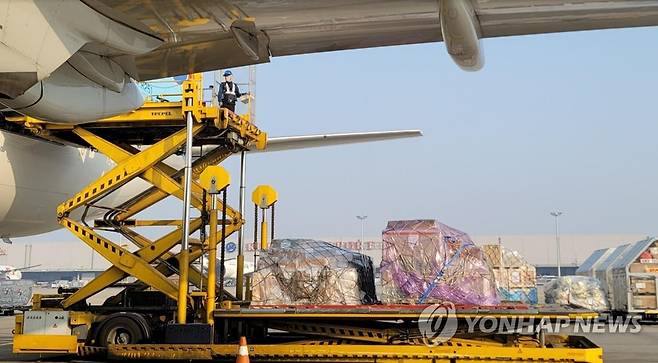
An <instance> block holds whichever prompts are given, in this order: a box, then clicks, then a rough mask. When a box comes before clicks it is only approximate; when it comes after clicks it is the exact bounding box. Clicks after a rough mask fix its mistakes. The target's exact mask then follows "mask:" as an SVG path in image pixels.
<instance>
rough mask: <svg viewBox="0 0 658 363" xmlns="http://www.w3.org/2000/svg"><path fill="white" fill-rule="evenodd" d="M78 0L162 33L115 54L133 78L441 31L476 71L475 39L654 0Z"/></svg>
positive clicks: (590, 21)
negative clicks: (133, 50) (133, 52)
mask: <svg viewBox="0 0 658 363" xmlns="http://www.w3.org/2000/svg"><path fill="white" fill-rule="evenodd" d="M83 1H84V2H85V3H86V4H88V5H89V6H91V7H93V8H94V9H96V10H97V11H99V12H103V11H104V9H106V10H107V9H109V10H112V12H113V13H114V14H120V15H121V16H123V17H125V18H126V19H130V21H131V22H137V23H141V24H145V25H146V26H147V27H148V28H149V29H150V30H151V31H152V32H153V34H154V35H155V36H156V37H158V38H161V39H164V40H165V41H164V44H162V45H161V46H160V47H158V48H157V49H155V50H153V51H149V52H147V53H145V54H141V55H137V56H134V57H132V56H130V57H123V58H121V60H122V61H123V65H124V68H125V69H126V70H128V69H129V70H131V71H132V72H129V73H131V75H132V76H133V77H135V78H137V79H139V80H148V79H154V78H161V77H165V76H171V75H176V74H183V73H187V72H190V71H207V70H214V69H220V68H227V67H235V66H242V65H247V64H255V63H262V62H268V61H269V59H270V56H274V57H276V56H285V55H293V54H306V53H314V52H324V51H334V50H344V49H357V48H368V47H378V46H388V45H400V44H414V43H426V42H438V41H443V40H444V38H445V40H446V43H447V48H448V52H449V53H450V55H451V56H452V57H453V59H454V60H455V61H456V62H457V63H458V64H459V65H460V66H461V67H462V68H465V69H470V70H475V69H479V67H481V66H482V64H481V51H480V49H479V44H478V43H477V41H478V40H479V39H480V38H491V37H501V36H513V35H526V34H540V33H553V32H566V31H578V30H593V29H607V28H624V27H638V26H652V25H658V1H653V0H578V1H574V0H496V1H480V0H477V1H476V0H377V1H376V0H332V1H326V0H290V1H249V0H235V1H232V0H195V1H187V2H186V1H181V0H159V1H152V0H83ZM115 16H117V15H115ZM476 58H478V59H476Z"/></svg>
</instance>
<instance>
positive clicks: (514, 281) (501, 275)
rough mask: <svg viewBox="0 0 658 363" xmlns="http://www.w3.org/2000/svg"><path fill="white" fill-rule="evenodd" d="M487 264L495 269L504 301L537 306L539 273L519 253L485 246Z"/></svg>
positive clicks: (499, 290)
mask: <svg viewBox="0 0 658 363" xmlns="http://www.w3.org/2000/svg"><path fill="white" fill-rule="evenodd" d="M482 249H483V250H484V254H485V257H486V259H487V263H489V265H490V266H491V268H492V269H493V273H494V276H495V278H496V286H497V287H498V295H499V296H500V299H501V300H503V301H514V302H522V303H526V304H537V273H536V270H535V266H533V265H531V264H529V263H528V262H526V260H525V258H524V257H523V256H522V255H521V254H520V253H518V252H517V251H514V250H510V249H507V248H505V247H502V246H500V245H484V246H482Z"/></svg>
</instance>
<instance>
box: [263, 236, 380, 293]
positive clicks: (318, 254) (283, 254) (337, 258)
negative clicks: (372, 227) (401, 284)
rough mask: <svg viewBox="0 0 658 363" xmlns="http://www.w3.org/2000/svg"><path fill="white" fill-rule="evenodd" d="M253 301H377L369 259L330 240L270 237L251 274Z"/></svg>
mask: <svg viewBox="0 0 658 363" xmlns="http://www.w3.org/2000/svg"><path fill="white" fill-rule="evenodd" d="M252 284H253V286H252V304H254V305H295V304H299V305H301V304H314V305H359V304H372V303H376V302H377V297H376V295H375V277H374V269H373V265H372V260H371V259H370V257H368V256H365V255H362V254H360V253H356V252H352V251H348V250H344V249H342V248H339V247H336V246H334V245H332V244H330V243H328V242H323V241H316V240H310V239H280V240H274V241H273V242H272V245H271V246H270V248H269V249H268V250H267V251H263V252H262V253H261V255H260V259H259V260H258V266H257V268H256V271H254V273H253V275H252Z"/></svg>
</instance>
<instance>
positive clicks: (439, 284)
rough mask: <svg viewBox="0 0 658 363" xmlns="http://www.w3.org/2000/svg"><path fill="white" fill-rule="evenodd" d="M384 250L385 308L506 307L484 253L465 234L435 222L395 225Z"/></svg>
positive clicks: (385, 235)
mask: <svg viewBox="0 0 658 363" xmlns="http://www.w3.org/2000/svg"><path fill="white" fill-rule="evenodd" d="M382 247H383V251H382V264H381V281H382V294H381V300H382V301H383V302H385V303H434V302H446V301H448V302H452V303H454V304H467V305H488V306H491V305H498V304H499V303H500V300H499V298H498V294H497V291H496V283H495V280H494V277H493V273H492V271H491V268H490V267H489V265H488V264H487V263H486V261H485V258H484V254H483V252H482V250H481V249H480V248H478V247H477V246H475V244H474V243H473V241H472V240H471V238H470V237H469V236H468V235H467V234H466V233H464V232H462V231H459V230H457V229H454V228H452V227H449V226H446V225H445V224H442V223H439V222H438V221H435V220H409V221H391V222H389V223H388V226H387V227H386V229H385V230H384V232H383V246H382Z"/></svg>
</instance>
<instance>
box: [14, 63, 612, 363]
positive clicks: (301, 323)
mask: <svg viewBox="0 0 658 363" xmlns="http://www.w3.org/2000/svg"><path fill="white" fill-rule="evenodd" d="M182 89H183V93H182V100H181V102H147V103H146V104H145V105H144V106H143V107H141V108H140V109H138V110H136V111H134V112H132V113H129V114H126V115H122V116H117V117H113V118H109V119H106V120H101V121H98V122H94V123H90V124H84V125H80V126H76V125H58V124H51V123H46V122H42V121H39V120H35V119H32V118H29V117H24V116H15V117H7V121H9V122H11V123H14V124H18V125H20V126H21V129H22V130H29V132H31V133H32V134H33V135H35V136H37V137H40V138H43V139H46V140H49V141H53V142H59V143H65V144H71V145H75V146H82V147H90V148H93V149H95V150H97V151H98V152H100V153H102V154H104V155H105V156H107V157H108V158H109V159H111V160H112V161H114V162H115V163H116V166H115V167H114V168H112V169H111V170H109V171H108V172H106V173H105V174H103V175H102V176H101V177H100V178H98V179H97V180H95V181H94V182H92V183H90V184H89V185H88V186H87V187H86V188H84V189H83V190H81V191H80V192H79V193H77V194H75V195H74V196H72V197H71V198H70V199H68V200H66V201H65V202H63V203H62V204H61V205H60V206H59V207H58V208H57V218H58V221H59V223H60V224H61V225H62V226H63V227H65V228H66V229H68V230H69V231H71V232H72V233H73V234H74V235H76V236H77V237H78V238H79V239H80V240H82V241H83V242H84V243H86V244H87V245H88V246H89V247H91V248H92V249H93V250H94V251H96V252H97V253H99V254H100V255H101V256H103V257H104V258H105V259H107V260H108V261H109V262H110V264H111V267H110V268H109V269H107V270H106V271H104V272H103V273H101V274H100V275H98V276H97V277H96V278H95V279H94V280H92V281H91V282H89V283H88V284H87V285H85V286H84V287H82V288H80V289H78V290H76V291H63V292H62V293H60V294H57V295H35V297H34V307H33V309H32V311H50V312H58V311H60V312H61V311H64V312H66V314H68V315H67V317H68V319H69V321H68V325H69V326H70V327H71V328H72V329H73V330H72V331H73V332H74V333H73V334H71V335H34V334H31V335H29V334H23V328H24V324H25V320H24V316H23V315H19V316H17V319H16V335H15V337H14V352H16V353H66V354H79V355H89V354H99V353H100V354H107V356H108V357H109V358H117V359H119V358H129V359H185V360H190V359H203V360H209V359H215V360H233V359H234V358H235V355H236V352H237V347H236V345H235V344H234V343H233V342H234V341H235V340H236V339H237V338H238V337H239V336H240V335H247V336H248V338H249V339H250V346H249V348H250V349H249V350H250V355H251V359H252V360H256V361H275V362H279V361H326V362H375V361H377V362H393V361H395V362H400V361H405V362H460V361H468V362H503V361H505V362H509V361H532V362H544V361H546V362H549V361H550V362H601V361H602V358H601V357H602V352H601V349H600V348H598V347H596V346H594V345H593V344H592V343H591V342H589V341H588V340H586V339H584V338H579V337H563V336H548V335H547V336H544V335H542V336H541V337H539V336H520V335H506V336H494V335H489V336H487V335H474V336H469V335H468V334H466V335H463V334H462V335H458V336H456V337H455V338H453V339H451V340H450V341H448V342H446V343H443V344H439V345H437V346H433V347H430V346H427V345H425V344H424V343H423V340H422V339H421V338H422V337H421V336H420V334H419V332H418V330H417V328H416V323H415V322H416V321H417V320H418V318H419V316H420V314H421V311H422V309H423V308H424V306H360V307H335V306H333V307H317V306H315V307H281V306H277V307H259V308H254V307H249V302H248V301H236V299H235V298H234V297H233V296H231V295H230V294H228V293H227V292H226V291H223V290H220V296H219V297H218V299H217V298H216V297H215V296H214V295H215V294H214V292H211V290H213V289H208V288H207V287H208V286H209V285H208V283H209V281H210V283H211V284H212V285H213V286H214V285H215V283H214V282H215V281H216V278H215V276H214V269H209V271H208V273H207V274H204V273H203V272H202V271H200V270H198V269H197V268H195V267H194V266H192V263H193V262H194V261H196V260H197V259H199V258H200V257H201V256H202V255H203V254H204V253H206V252H208V253H209V254H210V258H211V259H213V258H215V254H214V252H215V250H216V248H217V243H218V241H220V240H224V239H225V238H226V237H228V236H230V235H231V234H233V233H234V232H236V231H237V230H239V228H240V227H241V226H242V225H243V224H244V220H243V216H241V215H240V213H239V212H238V211H236V210H234V209H233V208H231V207H230V206H228V205H224V204H223V202H222V201H218V200H215V201H214V202H216V203H212V201H213V200H212V198H216V196H215V195H214V194H212V195H211V194H209V190H208V188H207V186H205V185H201V183H200V182H199V176H200V175H201V173H202V172H204V170H206V168H207V167H208V166H212V165H217V164H219V163H221V162H222V161H224V160H225V159H226V158H227V157H229V156H230V155H232V154H233V153H235V152H239V151H242V150H244V149H245V148H253V147H256V148H258V149H263V148H265V146H266V134H265V133H264V132H262V131H260V130H259V129H258V128H257V127H256V126H254V125H253V124H251V123H250V122H249V120H248V119H247V118H245V117H241V116H238V115H235V114H233V113H232V112H230V111H228V110H225V109H219V108H216V107H213V106H207V105H206V104H205V103H204V101H203V94H202V79H201V76H200V75H190V77H188V80H187V81H185V82H184V83H183V85H182ZM188 113H191V114H192V115H193V118H194V121H195V122H194V125H193V129H192V134H193V135H194V145H195V146H204V145H214V146H216V147H215V148H213V149H212V150H210V151H209V152H207V153H206V154H203V155H199V156H198V157H197V158H196V160H195V161H194V164H193V168H192V172H193V173H192V177H193V183H192V185H191V189H192V190H191V192H192V197H191V205H192V206H193V207H194V208H195V209H197V210H198V211H199V216H197V217H194V218H192V219H191V221H190V233H194V232H196V231H199V230H201V231H203V233H202V236H204V234H205V230H206V226H207V225H210V227H211V230H210V233H209V237H208V238H203V237H202V238H201V239H200V241H199V242H197V243H193V244H191V245H190V248H189V250H186V251H180V250H177V248H178V247H177V246H179V245H180V244H181V240H182V233H181V229H180V228H176V229H175V230H173V231H171V232H169V233H166V234H165V235H164V236H162V237H160V238H157V239H155V240H151V239H149V238H147V237H145V236H143V235H142V234H140V233H138V232H137V231H136V230H135V228H138V227H144V226H178V227H180V226H181V225H182V223H183V222H182V221H181V220H176V219H172V220H145V219H136V218H135V216H136V215H137V214H138V213H140V212H142V211H144V210H146V209H147V208H149V207H151V206H153V205H155V204H156V203H158V202H160V201H162V200H163V199H165V198H167V197H169V196H174V197H176V198H179V199H183V195H184V192H185V190H184V187H183V185H184V183H183V170H177V169H174V168H172V167H170V166H169V165H167V164H165V163H164V160H165V159H166V158H168V157H169V156H171V155H172V154H174V153H177V152H179V151H180V150H181V148H182V146H183V145H184V144H185V142H186V129H185V115H186V114H188ZM200 149H201V150H203V149H204V148H200ZM136 178H141V179H143V180H145V181H147V182H148V183H150V184H151V187H150V188H149V189H148V190H146V191H144V192H142V193H141V194H139V195H138V196H136V197H134V198H132V199H130V200H128V201H126V202H124V203H121V204H120V205H118V206H106V205H103V198H104V197H106V196H107V195H108V194H110V193H113V192H115V191H116V190H118V189H119V188H121V187H122V186H124V185H126V184H127V183H128V182H129V181H131V180H133V179H136ZM213 206H214V208H213ZM92 208H103V209H105V210H106V213H105V216H104V217H103V219H100V220H96V221H95V223H94V226H90V225H88V224H87V223H86V222H85V218H84V217H85V216H86V215H87V214H88V211H89V210H90V209H92ZM218 210H223V211H225V218H224V219H223V220H222V221H225V222H222V221H218V220H217V217H216V216H217V211H218ZM79 211H82V220H78V218H76V216H78V214H77V212H79ZM209 216H213V218H211V220H209ZM218 222H219V223H218ZM108 229H109V230H111V231H114V232H119V233H120V234H121V235H123V236H125V237H126V238H127V240H129V241H130V242H132V243H133V244H135V245H136V247H137V249H136V250H134V251H132V252H131V251H130V250H129V249H127V248H126V247H125V246H123V245H120V244H119V243H116V242H113V241H112V240H110V239H109V238H108V237H106V236H104V235H102V234H101V233H99V230H100V231H102V230H108ZM222 231H224V233H222ZM184 254H188V256H184ZM185 260H189V264H180V263H179V262H180V261H185ZM176 274H178V275H179V277H180V275H186V277H185V276H184V277H183V278H179V284H176V283H174V282H173V281H172V278H171V277H172V276H173V275H176ZM127 277H133V278H134V279H135V280H136V281H137V284H134V285H135V286H132V287H131V289H126V290H124V292H123V293H122V294H118V295H117V296H115V297H113V298H110V299H108V301H107V302H106V304H104V306H89V305H87V304H86V299H87V298H89V297H91V296H93V295H95V294H97V293H98V292H100V291H103V290H105V289H107V288H109V287H112V286H116V284H117V283H119V282H120V281H122V280H124V279H126V278H127ZM188 278H189V282H191V283H192V284H193V285H195V286H196V287H197V290H196V291H192V292H191V293H189V296H187V298H186V299H185V300H184V302H182V303H181V301H179V293H180V292H181V283H183V284H186V281H187V279H188ZM203 287H206V290H205V291H204V289H203ZM222 287H223V286H221V285H220V286H219V288H220V289H221V288H222ZM146 290H148V291H155V294H159V296H160V295H162V298H161V299H160V300H158V301H170V302H174V303H177V304H178V305H179V308H178V309H171V311H168V310H167V309H166V308H167V304H165V305H164V306H160V309H162V311H163V313H162V315H164V316H166V317H167V319H169V320H174V316H175V314H176V313H178V314H180V312H181V310H180V305H181V304H182V305H183V306H182V308H183V310H182V311H183V313H184V314H185V313H186V311H189V312H191V314H189V315H188V316H187V317H184V318H183V319H182V320H183V321H187V322H188V323H204V324H207V325H210V326H211V327H212V329H213V339H212V340H211V341H210V342H209V343H208V344H165V343H163V340H162V339H161V338H152V339H151V340H152V342H151V343H150V344H109V345H104V344H102V342H98V341H95V340H94V339H93V337H92V332H93V331H94V330H95V329H96V330H97V329H100V327H101V326H102V325H103V324H104V322H107V321H108V319H110V318H109V317H114V316H116V314H117V313H119V314H123V313H126V312H128V313H131V314H145V313H150V314H152V313H153V312H152V311H150V310H148V309H145V308H144V307H141V310H139V309H137V310H135V309H136V308H135V307H132V306H129V304H128V303H127V302H126V301H127V296H128V295H127V294H128V292H129V291H142V292H148V291H146ZM186 291H187V290H186ZM152 294H153V293H151V295H150V296H152ZM239 295H241V294H239ZM217 300H219V301H220V302H221V303H220V306H219V308H217V303H216V301H217ZM29 314H30V312H28V313H26V316H29ZM483 315H486V316H497V317H512V316H516V317H534V318H536V319H539V318H542V317H543V318H548V319H556V318H559V317H566V316H569V317H575V316H579V317H585V318H587V317H591V315H590V314H588V313H584V312H579V311H562V310H560V311H550V310H537V309H535V310H532V309H529V308H528V307H520V308H519V307H516V308H513V309H509V308H507V309H497V310H488V309H482V308H472V307H468V308H467V307H462V308H460V309H459V310H458V311H457V317H458V319H460V321H463V319H465V318H466V317H469V316H483ZM137 320H139V319H137ZM179 320H180V319H179ZM140 321H141V320H140ZM81 332H82V333H81ZM273 332H278V333H273Z"/></svg>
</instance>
